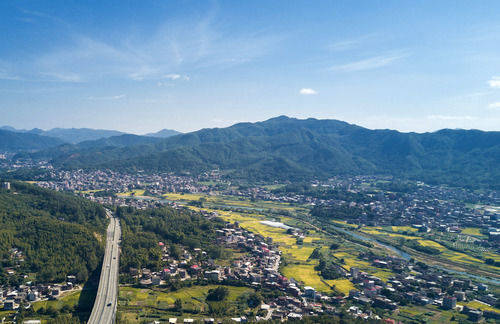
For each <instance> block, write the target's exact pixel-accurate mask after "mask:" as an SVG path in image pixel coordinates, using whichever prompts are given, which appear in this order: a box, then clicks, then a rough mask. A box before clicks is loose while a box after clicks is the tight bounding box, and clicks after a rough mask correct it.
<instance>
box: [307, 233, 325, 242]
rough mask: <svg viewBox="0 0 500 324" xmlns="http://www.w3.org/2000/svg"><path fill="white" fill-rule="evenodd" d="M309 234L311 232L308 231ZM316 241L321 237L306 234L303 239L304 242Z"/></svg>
mask: <svg viewBox="0 0 500 324" xmlns="http://www.w3.org/2000/svg"><path fill="white" fill-rule="evenodd" d="M310 234H312V233H310ZM318 241H321V239H320V238H319V237H311V236H308V237H306V238H305V239H304V243H313V242H318Z"/></svg>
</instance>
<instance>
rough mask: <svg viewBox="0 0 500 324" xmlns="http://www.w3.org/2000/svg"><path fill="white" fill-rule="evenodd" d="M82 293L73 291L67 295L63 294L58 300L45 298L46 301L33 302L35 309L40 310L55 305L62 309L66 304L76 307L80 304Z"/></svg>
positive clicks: (55, 307) (56, 307) (54, 306)
mask: <svg viewBox="0 0 500 324" xmlns="http://www.w3.org/2000/svg"><path fill="white" fill-rule="evenodd" d="M80 294H81V291H77V292H72V293H70V294H68V295H66V296H63V297H61V298H59V299H57V300H44V301H38V302H34V303H33V309H34V310H35V311H37V310H39V309H40V308H49V307H53V308H54V309H57V310H59V309H61V308H63V307H64V306H65V305H67V306H70V307H74V306H76V305H78V300H79V299H80Z"/></svg>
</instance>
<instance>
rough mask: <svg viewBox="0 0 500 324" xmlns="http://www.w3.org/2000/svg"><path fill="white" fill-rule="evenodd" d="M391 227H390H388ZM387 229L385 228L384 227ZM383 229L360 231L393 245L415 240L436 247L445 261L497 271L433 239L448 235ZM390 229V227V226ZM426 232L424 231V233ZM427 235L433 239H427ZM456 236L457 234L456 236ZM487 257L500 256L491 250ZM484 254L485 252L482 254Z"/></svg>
mask: <svg viewBox="0 0 500 324" xmlns="http://www.w3.org/2000/svg"><path fill="white" fill-rule="evenodd" d="M389 228H391V227H389ZM384 229H387V228H384ZM384 229H377V228H376V227H368V226H366V227H363V228H362V229H361V230H360V232H361V233H364V234H367V235H372V236H374V237H376V238H379V239H382V240H387V241H390V242H393V243H394V244H395V245H397V244H398V239H401V238H402V239H406V240H417V242H418V244H419V245H421V246H424V247H432V248H436V249H438V250H439V251H440V252H441V253H440V254H439V255H437V257H439V258H441V259H442V260H443V262H446V261H447V260H449V261H452V262H457V263H462V264H463V266H464V267H469V266H471V265H472V266H476V267H480V268H482V269H484V270H488V271H498V267H495V266H490V265H486V264H485V262H484V260H481V259H479V258H478V257H475V256H473V255H470V254H468V253H466V251H464V252H459V251H455V250H451V249H449V248H447V247H446V246H444V245H442V244H440V243H438V242H436V241H434V240H433V239H434V237H435V238H436V239H443V240H444V239H448V236H449V234H447V235H448V236H443V234H434V235H437V236H430V235H428V234H427V235H422V236H420V235H419V234H420V233H418V232H413V235H403V234H398V233H394V232H392V231H386V230H384ZM391 230H392V228H391ZM424 234H426V233H424ZM429 237H431V238H433V239H429ZM457 237H458V236H457ZM487 253H488V254H487V255H488V257H489V258H492V259H494V260H496V259H498V258H500V255H498V254H496V253H493V252H487ZM483 255H486V254H483Z"/></svg>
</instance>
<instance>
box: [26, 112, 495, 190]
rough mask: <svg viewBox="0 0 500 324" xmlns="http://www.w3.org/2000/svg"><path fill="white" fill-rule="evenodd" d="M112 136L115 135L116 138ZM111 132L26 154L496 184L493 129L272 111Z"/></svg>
mask: <svg viewBox="0 0 500 324" xmlns="http://www.w3.org/2000/svg"><path fill="white" fill-rule="evenodd" d="M118 138H120V137H118ZM118 138H115V137H112V138H111V140H110V141H108V142H106V143H105V145H103V142H102V141H94V142H92V141H90V142H86V143H80V144H78V145H63V146H59V147H56V148H52V149H50V150H45V151H43V150H42V151H41V152H39V153H36V154H35V155H34V156H37V157H39V158H42V157H43V158H49V159H51V161H52V163H53V164H54V165H55V166H58V167H62V168H113V169H120V170H129V171H131V170H150V171H176V172H191V173H198V172H203V171H207V170H211V169H215V168H218V169H220V170H222V171H223V172H224V173H225V174H226V175H227V176H229V177H232V178H241V179H247V180H248V179H252V180H300V179H311V178H327V177H330V176H333V175H339V174H351V175H355V174H385V175H394V176H398V177H406V178H413V179H420V180H424V181H426V182H429V183H448V184H452V185H460V186H471V187H490V188H498V187H499V184H500V167H499V166H500V132H485V131H479V130H451V129H444V130H440V131H437V132H432V133H423V134H419V133H402V132H398V131H394V130H370V129H366V128H363V127H360V126H356V125H352V124H348V123H346V122H342V121H338V120H317V119H312V118H310V119H305V120H300V119H295V118H288V117H286V116H280V117H276V118H272V119H269V120H267V121H264V122H257V123H239V124H236V125H233V126H231V127H227V128H213V129H203V130H200V131H196V132H192V133H187V134H181V135H176V136H171V137H169V138H165V139H157V138H153V137H149V139H148V140H146V139H145V138H148V137H140V136H138V137H132V138H120V141H118V142H120V143H121V144H119V143H116V142H115V141H116V140H118Z"/></svg>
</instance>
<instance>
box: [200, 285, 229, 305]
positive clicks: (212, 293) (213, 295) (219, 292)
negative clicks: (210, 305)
mask: <svg viewBox="0 0 500 324" xmlns="http://www.w3.org/2000/svg"><path fill="white" fill-rule="evenodd" d="M228 295H229V289H227V288H226V287H222V286H219V287H217V288H215V289H210V290H209V291H208V294H207V298H206V300H207V301H223V300H225V299H226V297H227V296H228Z"/></svg>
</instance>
